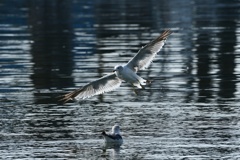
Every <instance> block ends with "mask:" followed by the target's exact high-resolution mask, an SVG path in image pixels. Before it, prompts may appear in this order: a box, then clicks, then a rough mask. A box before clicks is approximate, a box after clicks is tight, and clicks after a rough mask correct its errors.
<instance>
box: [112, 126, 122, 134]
mask: <svg viewBox="0 0 240 160" xmlns="http://www.w3.org/2000/svg"><path fill="white" fill-rule="evenodd" d="M112 134H120V127H119V125H117V124H115V125H114V126H113V127H112Z"/></svg>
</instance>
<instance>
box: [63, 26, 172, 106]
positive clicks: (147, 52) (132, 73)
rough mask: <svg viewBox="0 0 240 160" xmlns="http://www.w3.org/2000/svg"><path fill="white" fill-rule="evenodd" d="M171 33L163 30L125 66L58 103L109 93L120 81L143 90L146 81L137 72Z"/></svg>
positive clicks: (66, 96) (154, 54) (70, 94)
mask: <svg viewBox="0 0 240 160" xmlns="http://www.w3.org/2000/svg"><path fill="white" fill-rule="evenodd" d="M171 33H172V32H171V31H170V30H169V29H168V30H165V31H164V32H163V33H162V34H161V35H160V36H158V37H157V38H156V39H154V40H153V41H151V42H150V43H148V44H147V45H145V46H144V47H142V48H141V49H140V50H139V51H138V53H137V54H136V55H135V56H134V57H133V58H132V59H131V60H130V61H129V62H128V63H127V64H125V65H118V66H115V68H114V70H113V72H114V73H111V74H108V75H106V76H103V77H102V78H100V79H97V80H95V81H92V82H90V83H88V84H86V85H85V86H83V87H82V88H79V89H76V90H75V91H73V92H70V93H68V94H65V95H63V96H61V97H62V98H61V99H60V101H62V102H63V103H65V102H67V101H69V100H74V99H75V100H78V101H79V100H81V99H85V98H89V97H92V96H94V95H98V94H102V93H104V92H109V91H112V90H114V89H116V88H118V87H120V85H121V83H122V81H126V82H128V83H131V84H132V85H133V86H136V87H138V88H143V86H144V85H146V84H147V82H148V81H147V80H145V79H143V78H141V77H140V76H138V75H137V72H138V71H139V70H142V69H146V68H147V67H148V66H149V65H150V64H151V62H152V60H153V59H154V57H155V56H156V54H157V53H158V52H159V51H160V50H161V48H162V47H163V45H164V43H165V41H166V39H167V37H168V36H169V35H170V34H171Z"/></svg>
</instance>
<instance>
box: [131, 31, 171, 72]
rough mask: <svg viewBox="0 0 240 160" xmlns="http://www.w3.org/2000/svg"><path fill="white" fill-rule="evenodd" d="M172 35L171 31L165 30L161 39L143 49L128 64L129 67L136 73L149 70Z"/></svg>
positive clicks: (158, 38)
mask: <svg viewBox="0 0 240 160" xmlns="http://www.w3.org/2000/svg"><path fill="white" fill-rule="evenodd" d="M171 33H172V32H171V31H170V30H165V31H164V32H163V33H162V34H161V35H160V36H159V37H157V38H156V39H155V40H153V41H151V42H150V43H148V44H147V45H145V46H144V47H143V48H141V49H140V50H139V51H138V53H137V54H136V55H135V56H134V57H133V58H132V59H131V60H130V61H129V62H128V63H127V67H129V68H130V69H131V70H133V71H135V72H137V71H138V70H141V69H145V68H147V67H148V66H149V65H150V64H151V62H152V60H153V59H154V57H155V56H156V54H157V53H158V52H159V51H160V50H161V48H162V47H163V45H164V43H165V41H166V39H167V37H168V36H169V35H170V34H171Z"/></svg>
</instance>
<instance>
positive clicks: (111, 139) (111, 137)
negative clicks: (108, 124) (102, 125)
mask: <svg viewBox="0 0 240 160" xmlns="http://www.w3.org/2000/svg"><path fill="white" fill-rule="evenodd" d="M102 135H103V137H104V141H105V143H106V144H108V145H122V143H123V139H122V136H121V135H120V127H119V126H118V125H117V124H115V125H114V126H113V127H112V133H110V134H107V133H106V132H105V131H103V132H102Z"/></svg>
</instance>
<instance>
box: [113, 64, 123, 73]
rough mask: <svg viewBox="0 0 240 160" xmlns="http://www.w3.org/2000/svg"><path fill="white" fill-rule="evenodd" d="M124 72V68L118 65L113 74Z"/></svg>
mask: <svg viewBox="0 0 240 160" xmlns="http://www.w3.org/2000/svg"><path fill="white" fill-rule="evenodd" d="M122 70H123V66H120V65H117V66H115V67H114V70H113V72H116V71H117V72H119V71H122Z"/></svg>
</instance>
